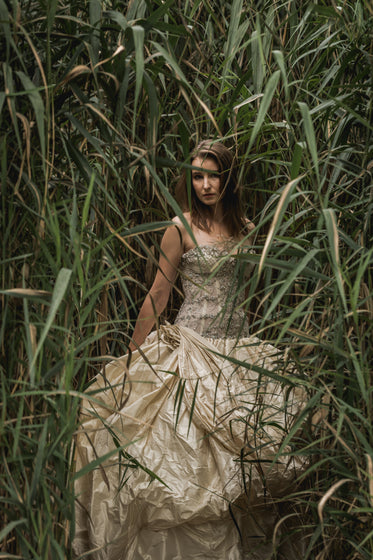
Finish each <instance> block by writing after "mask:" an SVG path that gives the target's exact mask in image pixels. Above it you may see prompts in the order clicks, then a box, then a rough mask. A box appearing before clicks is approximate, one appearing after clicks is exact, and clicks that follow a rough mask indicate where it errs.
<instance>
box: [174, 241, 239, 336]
mask: <svg viewBox="0 0 373 560" xmlns="http://www.w3.org/2000/svg"><path fill="white" fill-rule="evenodd" d="M230 248H231V250H229V249H230ZM233 248H234V244H230V245H229V246H228V245H225V246H224V247H219V246H216V245H204V246H200V247H194V249H191V250H190V251H188V252H187V253H184V255H183V256H182V259H181V265H180V271H181V278H182V286H183V290H184V295H185V300H184V302H183V304H182V306H181V308H180V311H179V313H178V315H177V317H176V320H175V324H177V325H183V326H186V327H189V328H190V329H193V330H194V331H196V332H197V333H199V334H201V335H202V336H205V337H208V338H239V337H243V336H248V334H249V332H248V323H247V319H246V315H245V312H244V309H243V308H242V307H241V305H242V303H243V301H244V281H245V267H244V265H243V264H242V262H240V260H239V259H237V258H236V255H234V254H232V250H233Z"/></svg>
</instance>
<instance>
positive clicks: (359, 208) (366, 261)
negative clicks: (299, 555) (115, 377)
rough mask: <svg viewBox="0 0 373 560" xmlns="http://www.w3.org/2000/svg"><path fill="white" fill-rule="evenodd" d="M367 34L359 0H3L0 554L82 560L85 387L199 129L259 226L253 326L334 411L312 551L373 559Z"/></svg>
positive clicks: (310, 486) (132, 300) (155, 238)
mask: <svg viewBox="0 0 373 560" xmlns="http://www.w3.org/2000/svg"><path fill="white" fill-rule="evenodd" d="M372 39H373V10H372V7H371V5H370V3H369V2H368V0H356V1H345V2H341V3H340V5H338V4H336V3H329V2H326V1H318V2H315V3H314V4H310V3H309V2H305V1H302V0H299V1H294V2H290V1H289V2H284V1H283V2H281V1H277V0H276V1H266V0H263V1H262V2H258V3H251V2H249V1H248V0H232V1H231V2H220V1H219V0H212V1H207V0H195V1H193V2H191V1H186V2H176V3H175V2H173V1H171V0H166V1H161V0H156V1H153V2H147V1H145V0H141V1H138V2H121V1H118V2H110V1H106V2H100V1H98V0H90V1H89V2H80V1H77V2H73V3H63V2H58V1H57V0H52V1H50V2H47V3H45V4H44V3H39V2H36V1H35V2H34V1H33V0H29V1H28V2H23V3H18V2H16V1H11V0H9V1H8V2H6V1H5V0H0V46H1V49H0V51H1V53H2V55H1V57H2V60H1V66H0V68H1V69H0V165H1V185H2V187H1V205H2V211H1V257H0V260H1V286H0V290H1V291H0V293H1V299H0V301H1V314H2V321H1V327H0V343H1V355H2V359H1V371H0V374H1V420H0V422H1V423H0V434H1V467H0V484H1V490H0V495H1V510H0V519H1V523H0V541H1V543H2V544H1V552H0V557H3V558H11V557H14V558H25V559H26V558H32V559H36V558H40V559H46V558H68V557H70V537H71V534H72V527H73V524H72V523H71V521H72V519H73V487H72V480H73V473H72V467H71V453H72V441H73V435H74V432H75V430H76V427H77V413H78V408H79V403H80V394H81V392H82V390H83V389H84V388H85V387H86V383H87V381H88V380H89V379H90V378H91V377H92V376H93V375H94V374H95V373H96V372H97V371H98V370H99V369H100V367H101V366H102V364H103V363H105V360H107V359H108V357H110V356H112V355H115V356H117V355H120V354H123V353H124V352H125V351H126V345H127V343H128V339H129V336H130V333H131V327H132V325H133V321H134V319H135V317H136V313H137V310H138V307H139V305H140V304H141V301H142V298H143V297H144V294H145V293H146V288H147V287H149V284H150V282H151V279H152V275H153V273H154V262H155V257H154V255H155V254H156V252H157V243H158V242H159V238H160V234H161V233H160V224H159V222H162V221H164V220H165V219H166V220H167V218H169V217H170V216H171V215H174V214H175V213H177V212H178V208H177V206H176V205H175V203H174V202H173V199H172V196H171V195H172V192H173V183H174V179H175V177H176V176H177V174H178V172H179V162H184V161H186V160H187V157H188V153H189V149H190V146H191V145H194V144H195V143H196V142H197V141H198V140H199V139H200V138H204V137H222V138H224V139H225V141H226V142H227V144H230V145H232V146H234V149H237V154H238V156H239V159H240V164H241V179H242V181H243V184H244V186H245V187H244V197H245V201H246V202H247V213H248V217H249V218H251V219H253V220H254V222H255V224H257V229H256V234H257V235H256V249H257V251H256V256H252V257H250V258H251V259H252V260H255V262H256V264H257V266H256V269H255V273H254V276H253V280H252V283H251V285H250V293H249V304H250V308H251V310H252V329H253V332H259V333H261V335H262V336H263V337H266V338H268V339H271V340H273V341H276V342H277V344H278V345H279V346H280V347H283V348H286V349H288V350H289V351H290V353H291V358H292V360H295V361H296V363H297V366H298V368H299V370H300V371H303V372H305V373H306V374H307V375H308V379H309V385H310V394H311V395H312V396H313V398H312V399H311V400H310V405H309V406H310V409H311V407H312V406H316V405H317V403H323V404H321V405H320V406H323V407H324V408H325V413H326V416H325V418H324V419H323V420H322V421H321V422H320V424H319V426H318V428H317V429H316V431H314V432H312V433H307V431H305V432H304V435H303V436H302V437H303V438H304V440H303V442H302V445H303V447H304V449H305V451H306V452H307V453H308V454H309V455H310V458H311V463H310V467H309V470H308V473H307V477H305V482H304V486H302V489H301V490H300V491H299V492H298V494H297V495H295V496H293V500H294V503H296V504H297V505H298V506H300V507H301V509H302V510H303V513H304V516H305V517H304V519H305V527H306V528H305V532H306V533H307V534H308V536H309V546H308V550H307V558H318V559H319V560H321V559H332V558H337V557H340V556H342V555H343V557H344V558H346V559H351V560H352V559H360V558H361V559H370V558H371V557H372V555H373V531H372V528H371V523H370V519H371V515H372V508H373V482H372V480H373V466H372V465H373V464H372V461H373V438H372V420H373V418H372V373H371V371H372V370H371V363H372V362H373V360H372V330H373V329H372V325H373V298H372V292H373V286H372V260H373V258H372V208H373V191H372V167H373V163H372V161H373V157H372V124H371V123H372V85H373V83H372V73H373V71H372V69H373V59H372V56H373V52H372V44H373V43H372ZM174 297H176V299H177V298H178V296H177V295H175V296H174ZM176 304H177V301H176V302H174V301H173V300H172V301H171V303H170V307H169V309H168V311H167V313H168V314H169V316H170V317H172V316H173V308H174V306H175V305H176ZM316 408H317V406H316ZM297 437H299V436H297Z"/></svg>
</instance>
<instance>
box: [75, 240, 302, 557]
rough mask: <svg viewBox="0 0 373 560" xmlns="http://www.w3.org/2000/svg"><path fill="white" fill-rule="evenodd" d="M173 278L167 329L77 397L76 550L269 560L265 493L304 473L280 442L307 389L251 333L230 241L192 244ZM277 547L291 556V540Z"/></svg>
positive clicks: (268, 496)
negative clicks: (179, 292)
mask: <svg viewBox="0 0 373 560" xmlns="http://www.w3.org/2000/svg"><path fill="white" fill-rule="evenodd" d="M180 272H181V277H182V285H183V291H184V296H185V299H184V301H183V304H182V306H181V308H180V311H179V313H178V315H177V317H176V320H175V322H174V324H173V325H170V324H166V325H163V326H161V327H160V328H159V329H158V331H154V332H152V333H150V335H149V336H148V337H147V339H146V340H145V342H144V343H143V344H142V346H141V347H140V348H139V349H138V350H136V351H134V352H133V353H132V357H131V361H130V365H129V367H127V366H128V356H123V357H121V358H118V359H115V360H113V361H112V362H110V363H109V364H108V365H107V366H106V367H105V368H104V370H103V371H102V372H101V374H100V375H98V376H97V378H96V379H95V381H94V383H93V384H92V385H91V386H90V387H89V390H88V391H87V393H86V394H87V399H84V401H83V403H82V412H81V426H80V428H79V431H78V433H77V440H76V453H75V460H76V465H75V467H76V485H75V493H76V513H75V517H76V519H75V528H76V529H75V538H74V541H73V549H74V553H75V557H79V555H83V554H84V553H87V552H88V551H89V550H90V551H91V553H90V554H88V555H85V556H84V557H85V558H90V559H93V560H140V559H141V560H144V559H145V560H192V559H193V560H195V559H200V560H206V559H214V560H244V559H248V560H267V559H270V558H272V557H273V556H272V553H273V532H274V527H275V526H276V523H277V522H278V519H279V518H278V510H277V505H276V499H277V498H278V497H279V496H282V495H284V494H285V493H286V492H289V490H291V489H292V488H293V486H294V483H296V479H297V476H298V475H299V473H300V472H301V471H302V469H303V468H304V460H303V459H302V457H301V456H297V455H296V454H292V453H291V450H290V448H289V446H288V445H287V444H286V441H284V440H285V438H286V435H287V434H288V432H289V430H290V429H291V427H292V426H293V424H294V422H295V421H296V419H297V417H298V415H299V414H300V412H301V410H302V405H303V402H304V399H305V393H304V391H303V390H302V387H301V385H300V384H298V383H297V382H296V381H295V382H294V379H295V380H296V376H295V375H294V373H293V372H287V373H286V372H285V373H284V372H283V371H282V369H281V368H282V366H281V355H279V353H278V351H276V349H275V348H274V347H273V346H271V345H270V344H267V343H265V342H262V341H261V340H260V339H259V338H258V337H256V336H252V335H249V326H248V323H247V319H246V316H245V312H244V309H243V306H242V303H243V300H244V296H243V294H242V290H241V293H240V290H239V287H240V286H242V282H243V279H244V277H245V276H244V275H245V274H246V273H247V272H245V270H244V269H243V266H242V264H240V260H239V259H238V258H237V257H236V256H235V255H234V254H233V253H232V251H231V249H229V247H228V248H227V247H226V246H224V247H222V246H215V245H206V246H200V247H195V248H194V249H191V250H189V251H188V252H187V253H185V254H184V255H183V256H182V259H181V264H180ZM289 379H291V382H290V381H289ZM286 380H287V382H286ZM277 534H278V532H277ZM293 541H299V539H297V538H296V539H293ZM297 547H298V548H297ZM280 552H281V551H280ZM283 555H284V556H281V554H280V553H279V554H278V555H277V556H276V558H285V557H286V558H287V560H292V559H293V560H298V559H300V558H302V552H301V551H300V550H299V542H297V543H295V544H294V542H293V543H288V545H286V546H285V549H284V551H283Z"/></svg>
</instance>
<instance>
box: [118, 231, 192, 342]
mask: <svg viewBox="0 0 373 560" xmlns="http://www.w3.org/2000/svg"><path fill="white" fill-rule="evenodd" d="M175 221H176V220H175ZM180 229H181V228H180V227H179V226H171V227H169V228H167V230H166V232H165V234H164V236H163V239H162V242H161V254H160V258H159V265H158V271H157V274H156V277H155V279H154V282H153V285H152V287H151V288H150V290H149V292H148V294H147V296H146V298H145V300H144V303H143V305H142V307H141V309H140V312H139V315H138V317H137V321H136V325H135V330H134V332H133V335H132V340H131V342H130V344H129V347H128V348H129V350H131V351H133V350H136V349H137V348H138V347H139V346H141V344H142V343H143V342H144V340H145V338H146V337H147V336H148V334H149V333H150V331H151V329H152V327H153V326H154V324H155V322H156V320H157V318H158V317H159V315H160V314H161V313H162V311H163V310H164V308H165V307H166V305H167V302H168V298H169V296H170V292H171V288H172V286H173V285H174V283H175V280H176V276H177V270H178V266H179V262H180V258H181V255H182V254H183V238H182V234H181V232H180Z"/></svg>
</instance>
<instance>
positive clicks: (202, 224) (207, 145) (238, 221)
mask: <svg viewBox="0 0 373 560" xmlns="http://www.w3.org/2000/svg"><path fill="white" fill-rule="evenodd" d="M197 157H199V158H202V159H204V158H209V159H212V160H214V161H215V163H216V164H217V166H218V170H219V173H220V177H221V182H220V184H221V187H220V188H221V202H222V205H223V222H224V225H225V226H226V227H227V229H228V231H229V234H230V235H232V236H233V237H239V235H240V234H242V233H244V232H245V230H246V226H247V221H246V218H245V214H244V211H243V208H242V202H241V196H240V195H241V189H240V185H239V184H238V180H237V164H236V161H235V158H234V156H233V154H232V152H231V151H230V150H229V149H228V148H226V147H225V146H224V144H222V143H221V142H214V141H213V140H204V141H202V142H200V143H199V144H198V146H197V147H196V148H195V150H194V151H193V152H192V153H191V156H190V161H191V163H192V162H193V160H194V159H196V158H197ZM188 174H189V177H191V175H190V169H184V170H183V173H182V175H181V177H180V179H179V181H178V183H177V185H176V190H175V196H176V200H177V201H178V203H179V204H180V207H181V209H182V210H183V212H187V211H189V210H190V213H191V219H192V223H193V224H194V225H195V226H196V227H198V228H199V229H202V230H203V231H206V232H208V233H209V232H210V226H209V218H211V217H212V212H213V211H212V209H211V208H209V207H208V206H206V205H204V204H203V203H202V202H201V201H200V200H199V199H198V198H197V196H196V193H195V192H194V189H193V186H192V182H191V180H189V184H190V189H189V188H188ZM188 191H190V195H189V192H188Z"/></svg>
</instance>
